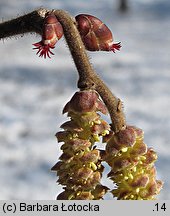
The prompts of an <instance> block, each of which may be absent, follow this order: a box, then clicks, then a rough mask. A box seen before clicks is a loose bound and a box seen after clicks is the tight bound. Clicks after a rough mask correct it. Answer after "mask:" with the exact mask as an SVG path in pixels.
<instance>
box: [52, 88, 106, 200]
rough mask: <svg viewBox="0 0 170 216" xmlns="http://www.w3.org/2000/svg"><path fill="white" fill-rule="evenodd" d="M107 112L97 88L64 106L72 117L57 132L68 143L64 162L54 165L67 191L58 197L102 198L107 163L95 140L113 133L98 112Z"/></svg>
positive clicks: (64, 111) (81, 93)
mask: <svg viewBox="0 0 170 216" xmlns="http://www.w3.org/2000/svg"><path fill="white" fill-rule="evenodd" d="M98 111H100V112H101V113H103V114H107V109H106V107H105V105H104V104H103V103H102V101H101V100H100V99H99V96H98V94H97V93H96V92H95V91H93V90H87V91H79V92H76V93H75V94H74V96H73V97H72V98H71V100H70V101H69V102H68V103H67V104H66V106H65V107H64V110H63V113H66V112H67V113H68V116H69V117H70V120H69V121H67V122H65V123H64V124H62V125H61V128H62V129H64V130H63V131H60V132H58V133H57V134H56V137H57V139H58V142H64V144H63V145H62V146H61V150H62V151H63V153H62V155H61V156H60V161H59V162H57V163H56V164H55V165H54V167H53V168H52V170H53V171H56V172H57V176H58V183H59V184H61V185H63V189H64V191H63V192H62V193H60V194H59V195H58V196H57V199H64V200H68V199H69V200H72V199H73V200H74V199H76V200H78V199H82V200H98V199H102V197H103V195H104V194H105V193H106V192H107V190H108V188H107V187H105V186H103V185H101V183H100V179H101V176H102V171H103V166H102V164H101V156H100V151H99V150H98V149H96V148H95V146H94V144H95V142H97V141H99V140H100V137H101V136H105V135H107V134H108V133H109V130H110V126H109V125H108V124H107V122H105V121H104V120H102V119H101V117H100V115H99V114H98V113H97V112H98Z"/></svg>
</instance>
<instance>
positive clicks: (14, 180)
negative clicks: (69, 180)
mask: <svg viewBox="0 0 170 216" xmlns="http://www.w3.org/2000/svg"><path fill="white" fill-rule="evenodd" d="M117 3H118V0H117V1H116V0H106V1H103V0H86V1H83V0H78V1H76V0H75V1H74V0H73V1H69V0H57V1H56V0H50V1H46V0H34V1H33V0H32V1H27V0H13V1H11V0H0V18H1V19H2V20H7V19H10V18H15V17H16V16H18V15H22V14H25V13H27V12H30V11H32V10H34V9H36V8H39V7H46V8H48V9H53V8H54V9H64V10H67V11H69V12H70V13H71V14H72V15H73V16H75V15H77V14H79V13H88V14H93V15H94V16H97V17H99V18H100V19H101V20H102V21H103V22H104V23H106V24H107V25H108V26H109V27H110V29H111V30H112V32H113V35H114V38H115V40H116V41H118V42H119V41H121V43H122V49H121V51H120V52H116V54H114V53H105V52H96V53H90V52H89V55H90V56H91V62H92V63H93V65H94V68H95V69H96V71H97V72H98V74H99V75H100V77H101V78H102V79H103V80H104V81H105V82H106V84H107V85H108V86H109V87H110V89H111V90H112V92H113V93H114V94H115V95H117V96H118V97H120V98H121V99H122V100H123V101H124V107H125V113H126V118H127V122H128V124H131V125H136V126H137V127H140V128H142V129H143V130H144V132H145V143H146V144H147V145H148V146H149V147H153V148H154V149H155V150H156V152H157V154H158V161H157V162H156V167H157V176H158V179H161V180H163V181H164V188H163V190H162V191H161V193H160V195H159V197H158V198H159V199H170V169H169V164H170V1H169V0H133V1H132V0H129V1H128V3H129V10H128V11H127V12H126V13H121V12H120V11H118V9H117V6H118V4H117ZM38 41H40V36H37V35H34V34H28V35H25V36H24V37H19V36H17V37H14V38H13V39H12V40H11V39H5V40H4V41H0V199H1V200H2V199H32V200H33V199H40V200H42V199H55V196H56V194H58V193H59V192H60V191H61V190H62V188H61V186H58V185H57V184H56V183H55V182H56V179H57V177H56V175H55V173H52V172H51V171H50V168H51V167H52V166H53V165H54V164H55V163H56V162H57V160H58V157H59V155H60V154H61V152H60V144H57V141H56V139H55V136H54V135H55V133H56V132H57V131H58V130H59V126H60V125H61V123H63V122H64V121H65V120H66V116H62V114H61V113H62V108H63V106H64V105H65V103H66V102H67V101H68V100H69V99H70V98H71V97H72V95H73V94H74V92H75V91H76V90H77V87H76V84H77V79H78V76H77V71H76V69H75V67H74V63H73V60H72V59H71V57H70V55H69V51H68V49H67V46H66V44H65V41H64V39H62V40H60V41H59V42H58V44H57V45H56V48H55V50H54V52H55V56H53V57H52V59H46V60H44V59H42V58H39V57H38V56H36V54H35V51H33V50H32V47H33V46H32V44H33V43H35V42H38ZM107 171H108V170H106V172H107ZM109 184H110V183H109ZM110 185H112V184H110ZM110 198H111V197H107V199H110Z"/></svg>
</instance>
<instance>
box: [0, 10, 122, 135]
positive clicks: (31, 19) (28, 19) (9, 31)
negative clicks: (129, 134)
mask: <svg viewBox="0 0 170 216" xmlns="http://www.w3.org/2000/svg"><path fill="white" fill-rule="evenodd" d="M47 12H49V10H47V9H43V8H41V9H38V10H35V11H33V12H31V13H29V14H26V15H24V16H20V17H18V18H16V19H12V20H9V21H7V22H3V23H1V24H0V39H3V38H7V37H11V36H14V35H18V34H23V33H29V32H35V33H38V34H40V35H41V33H42V25H43V20H44V17H45V15H46V13H47ZM52 12H53V13H54V14H55V16H56V17H57V19H58V20H59V22H60V23H61V25H62V26H63V30H64V36H65V39H66V41H67V44H68V46H69V49H70V52H71V55H72V57H73V60H74V62H75V65H76V68H77V70H78V73H79V81H78V87H79V88H80V89H81V90H85V89H95V90H96V91H97V92H98V93H99V95H100V96H101V98H102V99H103V101H104V103H105V104H106V106H107V108H108V111H109V113H110V117H111V120H112V129H113V131H114V132H115V133H116V132H118V131H120V130H121V129H122V128H124V127H125V124H126V122H125V116H124V113H123V110H122V103H121V101H120V99H119V98H117V97H115V96H114V95H113V94H112V93H111V91H110V90H109V88H108V87H107V86H106V85H105V84H104V82H103V81H102V80H101V79H100V78H99V76H98V75H97V74H96V72H95V71H94V69H93V68H92V65H91V64H90V62H89V59H88V56H87V53H86V50H85V47H84V44H83V42H82V40H81V37H80V34H79V32H78V30H77V27H76V22H75V20H74V18H72V17H71V16H70V15H69V14H68V13H67V12H65V11H63V10H53V11H52Z"/></svg>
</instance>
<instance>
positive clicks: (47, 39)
mask: <svg viewBox="0 0 170 216" xmlns="http://www.w3.org/2000/svg"><path fill="white" fill-rule="evenodd" d="M62 36H63V28H62V25H61V24H60V23H59V21H58V20H57V18H56V16H55V15H54V14H52V13H49V14H47V16H46V17H45V19H44V24H43V33H42V40H41V41H40V42H38V43H35V44H33V45H34V46H35V48H33V49H38V51H37V53H36V54H39V57H44V58H46V56H48V57H49V58H51V57H50V54H52V55H54V53H53V52H52V51H51V50H50V49H54V48H55V44H56V43H57V41H58V40H59V39H60V38H61V37H62Z"/></svg>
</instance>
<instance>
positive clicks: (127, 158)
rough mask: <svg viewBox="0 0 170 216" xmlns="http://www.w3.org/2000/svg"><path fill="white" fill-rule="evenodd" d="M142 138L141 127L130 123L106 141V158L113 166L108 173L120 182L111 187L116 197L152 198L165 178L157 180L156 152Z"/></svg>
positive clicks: (132, 198)
mask: <svg viewBox="0 0 170 216" xmlns="http://www.w3.org/2000/svg"><path fill="white" fill-rule="evenodd" d="M143 139H144V133H143V131H142V130H141V129H139V128H136V127H134V126H127V127H126V129H124V130H121V131H120V132H118V133H117V134H114V135H113V136H112V137H111V139H110V140H109V141H108V143H107V145H106V154H105V160H106V161H107V163H108V164H109V165H110V166H111V171H110V173H109V174H108V177H110V178H111V179H112V180H113V181H114V183H116V184H117V188H116V189H114V190H112V194H113V195H114V197H117V199H122V200H153V199H155V195H157V194H159V192H160V190H161V188H162V185H163V183H162V181H160V180H156V168H155V166H154V162H155V161H156V160H157V154H156V152H154V150H153V149H152V148H147V146H146V144H145V143H144V141H143Z"/></svg>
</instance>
